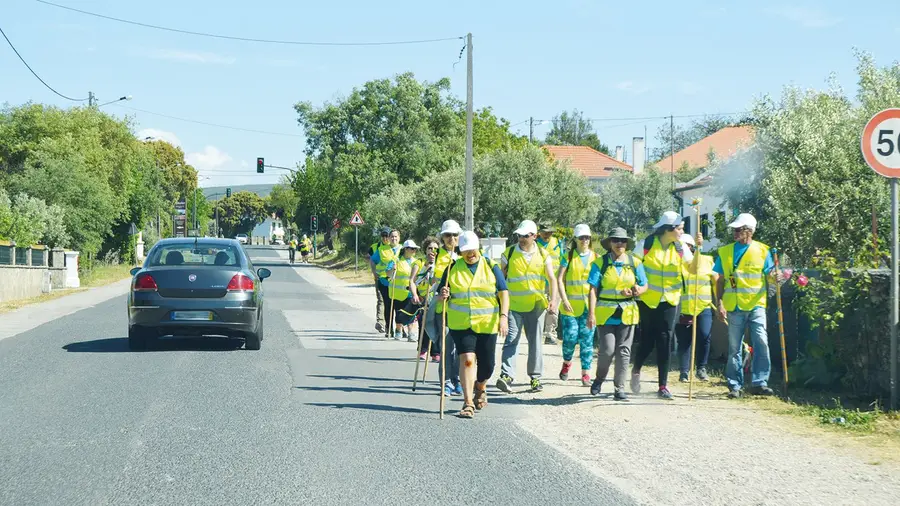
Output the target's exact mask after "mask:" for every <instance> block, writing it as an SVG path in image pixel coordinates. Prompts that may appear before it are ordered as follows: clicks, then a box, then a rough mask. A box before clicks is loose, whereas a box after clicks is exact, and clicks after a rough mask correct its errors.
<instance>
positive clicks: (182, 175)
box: [146, 140, 197, 206]
mask: <svg viewBox="0 0 900 506" xmlns="http://www.w3.org/2000/svg"><path fill="white" fill-rule="evenodd" d="M146 146H147V147H148V148H149V149H150V151H151V152H152V155H153V159H152V160H153V161H152V163H153V164H154V166H155V167H156V168H157V169H158V170H159V171H161V173H162V181H161V186H162V188H163V191H164V192H165V199H166V201H167V202H169V203H170V205H173V206H174V204H175V202H177V201H178V200H179V199H181V198H185V199H186V198H187V197H188V195H190V194H191V192H192V191H193V190H194V189H195V188H197V170H196V169H194V167H192V166H191V165H190V164H188V163H187V162H186V161H185V160H184V151H182V149H181V148H179V147H178V146H174V145H172V144H169V143H168V142H166V141H164V140H154V141H150V142H147V143H146Z"/></svg>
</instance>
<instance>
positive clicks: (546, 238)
mask: <svg viewBox="0 0 900 506" xmlns="http://www.w3.org/2000/svg"><path fill="white" fill-rule="evenodd" d="M728 226H729V228H730V229H731V230H732V231H733V234H734V241H735V242H733V243H731V244H728V245H725V246H722V247H720V248H719V250H718V253H719V254H718V257H717V258H716V259H715V260H713V258H712V257H711V256H709V255H704V254H701V253H700V252H699V248H700V246H702V244H703V242H702V239H703V238H702V236H701V235H700V234H698V235H697V237H696V239H695V238H694V237H692V236H691V235H689V234H686V233H684V222H683V219H682V217H681V216H680V215H679V214H678V213H676V212H673V211H668V212H665V213H663V215H662V216H661V217H660V219H659V221H658V222H657V223H656V224H655V226H654V232H653V234H652V235H650V236H649V237H648V238H647V239H646V240H644V241H643V244H642V245H641V248H640V249H639V250H637V251H636V250H635V242H634V240H633V239H632V238H631V237H630V236H629V234H628V233H627V232H626V231H625V230H624V229H623V228H620V227H616V228H613V229H612V230H610V231H609V232H608V233H606V234H605V235H604V237H603V238H602V240H601V241H600V246H601V247H602V251H598V250H596V249H595V248H594V245H593V239H592V236H593V234H592V232H591V230H590V227H589V226H588V225H587V224H578V225H576V226H575V228H574V241H573V244H571V246H570V247H568V248H566V247H565V245H564V244H562V243H560V241H558V240H557V239H556V238H555V237H554V236H553V232H554V230H553V227H552V226H550V225H549V224H542V225H541V226H540V228H539V227H538V226H537V224H535V222H533V221H531V220H524V221H522V222H521V223H520V224H519V226H518V227H517V228H516V230H515V231H514V234H515V237H516V243H515V244H513V245H512V246H509V247H508V248H506V249H505V250H504V251H503V252H502V254H501V255H500V258H499V262H495V261H493V260H491V258H490V256H489V255H485V253H484V248H483V247H482V245H481V244H480V239H479V237H478V236H477V235H476V234H475V232H473V231H463V230H462V229H461V227H460V225H459V223H457V222H456V221H454V220H447V221H445V222H444V223H443V224H442V226H441V231H440V237H439V238H434V237H428V238H426V239H425V240H424V241H423V242H422V247H421V248H420V246H419V245H417V244H416V243H415V242H414V241H413V240H411V239H409V240H407V241H405V242H404V243H403V244H402V245H400V232H399V231H398V230H394V229H389V228H386V229H384V230H382V231H381V241H380V242H377V243H375V244H373V245H372V247H371V248H370V250H369V252H368V253H369V261H370V266H371V269H372V274H373V277H374V278H375V280H376V287H377V294H378V308H377V314H378V321H377V323H376V329H377V330H378V331H380V332H384V333H385V335H386V337H388V338H392V339H395V340H401V339H406V340H408V341H410V342H418V350H419V358H420V359H425V360H427V359H428V358H430V359H431V360H432V361H434V362H437V363H439V364H440V369H439V371H438V373H439V374H440V375H441V377H444V378H446V381H445V383H444V384H443V385H442V388H443V390H444V392H443V393H444V394H446V395H452V396H462V398H463V408H462V410H461V411H460V413H459V416H461V417H464V418H472V417H473V416H474V415H475V413H476V412H477V411H478V410H481V409H483V408H484V407H485V406H486V405H487V402H488V400H487V382H488V381H489V380H490V378H491V377H492V376H493V374H494V369H495V360H496V347H497V344H498V340H499V339H500V338H502V339H503V341H502V343H503V344H502V352H501V365H500V375H499V377H498V379H497V380H496V383H495V385H496V387H497V389H499V390H500V391H502V392H506V393H512V392H513V386H514V385H516V384H517V380H516V376H517V373H516V355H517V353H518V346H519V342H520V340H521V337H522V334H523V333H524V334H525V337H526V339H527V340H528V360H527V365H526V370H525V373H526V374H525V375H526V376H527V378H528V380H527V384H528V389H529V391H531V392H540V391H541V390H542V389H543V384H542V379H543V372H544V371H543V369H544V367H543V346H542V345H543V344H557V343H558V341H557V339H556V338H555V334H556V331H557V324H559V326H560V332H559V333H560V335H561V341H562V342H561V345H562V355H563V364H562V368H561V370H560V372H559V378H560V379H561V380H563V381H565V380H567V379H568V378H569V376H570V374H571V369H572V366H573V361H574V356H575V352H576V350H577V351H578V354H579V362H580V364H579V365H580V367H581V374H580V380H581V383H582V385H583V386H585V387H589V388H590V392H591V394H592V395H600V393H601V391H602V390H603V384H604V381H605V380H606V376H607V374H608V372H609V369H610V367H611V366H612V365H613V361H614V360H615V370H614V372H613V381H612V383H613V390H612V397H613V399H615V400H616V401H625V400H627V399H628V394H627V393H626V390H625V385H626V382H628V383H630V390H631V392H632V393H639V392H640V391H641V369H642V368H643V365H644V364H645V363H646V361H647V360H648V359H649V358H650V355H651V354H652V352H653V351H654V350H655V351H656V365H657V368H658V372H659V373H658V381H657V384H658V389H657V396H658V397H659V398H661V399H672V398H673V396H672V393H671V391H670V390H669V388H668V373H669V367H670V364H669V357H670V346H672V343H673V340H675V341H676V342H677V353H676V356H677V357H678V362H679V363H678V367H679V372H680V375H679V380H680V381H682V382H684V381H688V378H689V373H690V364H691V353H692V349H691V348H692V346H691V343H692V331H693V329H692V327H693V326H696V350H693V353H694V357H695V367H696V378H697V379H698V380H700V381H708V379H709V375H708V372H707V364H708V359H709V349H710V337H711V329H712V318H713V315H717V316H718V317H719V318H720V319H721V320H722V321H724V322H726V323H727V324H728V328H729V331H728V335H729V343H728V357H727V363H726V369H725V376H726V379H727V382H728V387H729V392H728V396H729V397H730V398H734V397H740V396H741V395H742V391H743V386H744V378H743V336H744V332H745V330H746V329H747V328H749V329H750V337H751V345H752V349H753V351H754V353H753V361H752V364H751V370H752V378H751V385H752V387H751V389H750V392H751V393H753V394H757V395H772V393H773V392H772V390H771V388H769V387H768V384H767V382H768V378H769V373H770V369H771V360H770V356H769V349H768V342H767V339H768V338H767V334H766V299H767V292H768V290H767V285H768V283H772V282H775V281H776V278H775V268H774V262H773V260H772V257H771V254H770V252H769V248H768V246H766V245H765V244H762V243H760V242H758V241H753V233H754V232H755V231H756V226H757V222H756V219H755V218H754V217H753V216H751V215H749V214H741V215H739V216H738V217H737V218H736V219H735V220H734V221H733V222H732V223H730V224H729V225H728ZM420 250H423V251H424V259H420V258H418V253H419V251H420ZM695 255H696V256H697V257H698V258H696V261H694V257H695ZM444 313H446V314H444ZM420 324H424V329H423V330H424V331H423V332H421V333H420V332H419V325H420ZM420 334H421V336H422V338H421V339H419V335H420ZM635 342H636V343H637V344H636V345H635V346H636V350H635V353H634V359H633V361H632V345H633V343H635ZM441 343H444V348H445V349H441ZM595 349H596V354H597V356H596V357H594V354H595ZM442 354H443V360H442ZM429 355H430V357H429ZM595 358H596V366H594V360H595ZM629 365H630V366H631V369H630V378H629ZM444 368H445V369H444ZM592 371H593V373H594V375H593V378H592V377H591V373H592ZM629 379H630V381H629Z"/></svg>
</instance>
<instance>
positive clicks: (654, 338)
mask: <svg viewBox="0 0 900 506" xmlns="http://www.w3.org/2000/svg"><path fill="white" fill-rule="evenodd" d="M683 221H684V220H682V219H681V215H680V214H678V213H676V212H674V211H666V212H665V213H663V215H662V216H661V217H660V219H659V221H658V222H657V223H656V225H654V226H653V228H654V229H655V231H654V233H653V235H651V236H650V237H648V238H647V240H646V241H644V258H643V263H644V270H645V272H646V273H647V291H646V292H644V294H643V295H641V298H640V300H639V301H638V308H639V310H640V314H641V316H640V321H641V326H640V339H639V340H638V348H637V354H636V355H635V357H634V367H633V368H632V370H631V391H632V392H634V393H639V392H640V391H641V367H643V365H644V362H645V361H646V360H647V358H649V357H650V353H652V352H653V349H654V348H656V365H657V367H658V368H659V377H658V380H659V381H658V384H659V390H658V391H657V393H656V395H657V397H659V398H660V399H666V400H671V399H672V392H670V391H669V387H668V376H669V349H670V347H671V344H672V338H673V336H674V334H675V321H676V319H677V317H678V303H679V302H680V301H681V291H682V287H683V283H684V282H683V271H684V268H685V267H686V265H688V264H689V263H690V261H691V260H692V259H693V255H692V254H691V253H690V252H688V251H685V250H684V247H683V245H682V244H681V243H680V242H679V239H680V238H681V231H682V230H683V229H684V225H683ZM685 262H687V263H685Z"/></svg>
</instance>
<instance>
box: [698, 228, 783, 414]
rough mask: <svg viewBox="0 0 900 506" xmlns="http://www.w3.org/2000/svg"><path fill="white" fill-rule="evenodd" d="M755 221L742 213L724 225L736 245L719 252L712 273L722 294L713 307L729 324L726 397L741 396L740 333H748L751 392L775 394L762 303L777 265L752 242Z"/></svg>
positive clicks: (773, 280)
mask: <svg viewBox="0 0 900 506" xmlns="http://www.w3.org/2000/svg"><path fill="white" fill-rule="evenodd" d="M756 225H757V223H756V218H754V217H753V215H750V214H747V213H742V214H740V215H738V217H737V219H735V220H734V221H733V222H731V223H730V224H728V228H730V229H732V231H733V232H734V242H733V243H731V244H728V245H726V246H722V247H721V248H719V257H718V258H716V263H715V265H714V266H713V271H715V272H716V274H718V275H719V279H718V281H717V282H716V290H717V292H716V293H717V294H721V298H720V299H719V300H718V303H717V306H718V308H719V311H718V315H719V318H720V319H721V320H723V321H724V320H725V319H726V316H727V321H728V359H727V360H728V361H727V362H726V363H725V378H726V379H727V380H728V389H729V391H728V397H729V398H737V397H740V396H741V388H743V386H744V368H743V366H742V360H741V358H742V357H741V351H742V346H741V343H742V342H743V339H744V330H745V329H746V328H747V327H749V328H750V346H751V347H752V348H753V362H752V364H751V366H750V370H751V377H750V381H751V385H752V387H751V389H750V393H751V394H755V395H773V394H774V392H773V391H772V389H771V388H769V385H768V381H769V372H770V371H771V369H772V360H771V357H770V356H769V342H768V335H767V334H766V302H767V301H766V298H767V296H768V283H775V282H777V281H778V279H776V271H775V261H774V260H773V258H772V253H771V252H770V251H769V247H768V246H766V245H765V244H763V243H761V242H759V241H754V240H753V234H754V232H756Z"/></svg>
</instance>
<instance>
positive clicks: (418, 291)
mask: <svg viewBox="0 0 900 506" xmlns="http://www.w3.org/2000/svg"><path fill="white" fill-rule="evenodd" d="M438 248H440V245H439V243H438V240H437V239H435V238H434V237H428V238H426V239H425V241H423V242H422V249H423V250H425V261H424V262H422V263H419V264H417V265H415V266H413V270H412V275H411V276H410V283H409V291H410V293H411V294H412V303H413V304H416V305H423V304H426V303H427V307H428V311H429V313H430V316H428V317H427V318H425V322H424V323H425V332H424V333H423V334H422V339H421V340H420V342H419V360H424V359H425V358H426V357H427V354H428V343H429V342H431V343H432V346H431V360H432V361H433V362H439V361H440V360H441V350H440V342H438V343H437V344H433V343H434V342H435V337H437V336H438V334H437V328H438V326H437V325H435V321H434V314H435V313H434V305H435V301H434V293H432V291H431V286H432V285H433V284H434V282H435V281H436V279H435V277H434V264H435V260H436V259H437V252H438ZM420 319H421V318H420Z"/></svg>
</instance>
